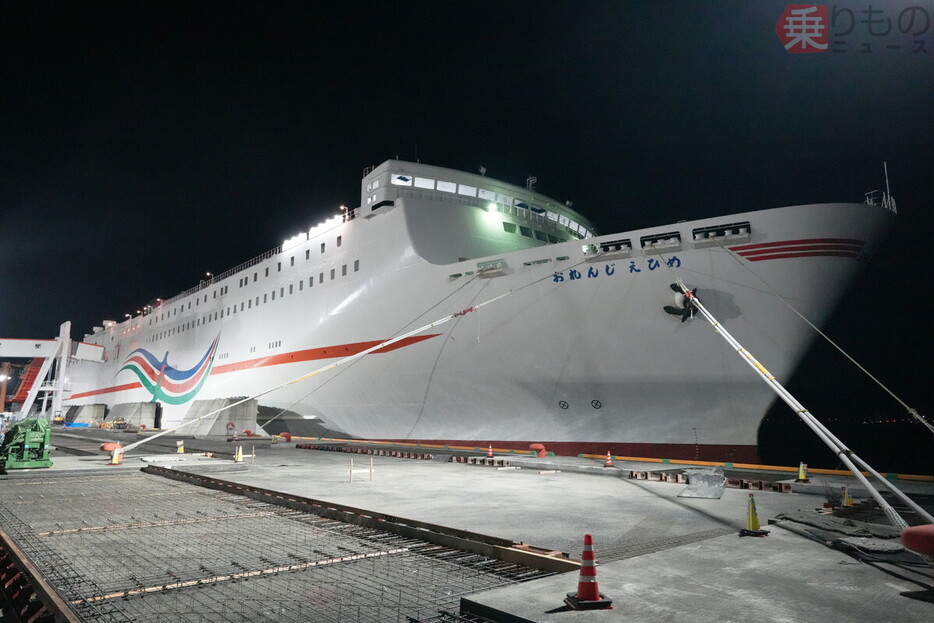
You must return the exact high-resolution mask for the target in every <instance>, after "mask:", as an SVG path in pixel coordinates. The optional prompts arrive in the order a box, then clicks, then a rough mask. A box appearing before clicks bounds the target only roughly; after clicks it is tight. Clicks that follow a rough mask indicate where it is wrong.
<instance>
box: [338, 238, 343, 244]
mask: <svg viewBox="0 0 934 623" xmlns="http://www.w3.org/2000/svg"><path fill="white" fill-rule="evenodd" d="M342 238H343V236H338V237H337V246H341V239H342Z"/></svg>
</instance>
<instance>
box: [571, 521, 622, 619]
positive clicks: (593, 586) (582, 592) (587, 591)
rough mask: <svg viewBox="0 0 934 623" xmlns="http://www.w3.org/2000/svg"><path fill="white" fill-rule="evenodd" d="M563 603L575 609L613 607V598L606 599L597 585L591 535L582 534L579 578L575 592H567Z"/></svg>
mask: <svg viewBox="0 0 934 623" xmlns="http://www.w3.org/2000/svg"><path fill="white" fill-rule="evenodd" d="M564 603H566V604H567V605H569V606H571V607H572V608H573V609H575V610H604V609H606V608H612V607H613V600H612V599H607V597H606V595H604V594H603V593H601V592H600V588H599V587H598V586H597V567H596V564H595V562H594V555H593V537H592V536H590V535H589V534H585V535H584V553H583V554H582V555H581V571H580V578H579V579H578V581H577V592H576V593H568V596H567V597H565V598H564Z"/></svg>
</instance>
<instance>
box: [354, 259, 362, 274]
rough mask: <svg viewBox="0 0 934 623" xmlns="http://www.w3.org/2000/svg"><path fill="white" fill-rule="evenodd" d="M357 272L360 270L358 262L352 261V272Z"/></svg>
mask: <svg viewBox="0 0 934 623" xmlns="http://www.w3.org/2000/svg"><path fill="white" fill-rule="evenodd" d="M358 270H360V260H354V261H353V271H354V272H357V271H358Z"/></svg>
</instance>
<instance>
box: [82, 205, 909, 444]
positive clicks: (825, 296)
mask: <svg viewBox="0 0 934 623" xmlns="http://www.w3.org/2000/svg"><path fill="white" fill-rule="evenodd" d="M430 209H433V208H432V206H430V205H429V204H428V203H427V202H424V201H420V200H418V199H417V198H410V199H409V200H408V201H406V200H398V201H396V203H395V206H394V207H393V209H392V210H387V211H386V212H385V213H382V214H379V215H378V216H377V217H376V218H373V219H372V220H370V221H368V222H361V221H362V219H357V221H351V222H349V223H345V225H346V227H347V229H343V230H341V231H344V232H345V234H344V235H345V236H348V237H349V236H351V235H353V236H356V239H357V240H358V241H364V242H362V243H360V244H356V245H353V246H349V247H348V248H347V249H346V251H345V252H344V253H345V255H344V256H335V258H334V259H333V261H332V263H331V264H328V265H325V264H320V263H319V264H316V265H308V266H307V267H301V266H298V267H293V266H291V265H290V266H288V269H287V270H285V271H282V269H281V264H279V267H280V268H279V271H277V272H278V273H279V275H278V277H277V279H278V280H277V281H276V282H275V283H274V284H271V285H269V286H267V287H266V288H265V290H264V292H267V293H269V292H273V291H275V292H281V293H282V294H280V295H279V296H278V297H277V299H276V300H275V301H272V300H268V301H266V302H265V303H263V304H262V305H261V306H260V305H257V309H254V310H253V312H254V313H253V315H251V314H250V313H247V312H246V311H244V312H238V313H235V314H231V313H230V311H229V310H230V305H231V304H232V305H233V306H234V307H237V306H238V305H239V304H240V303H242V302H243V299H248V300H250V301H253V300H257V301H258V300H259V298H258V296H257V294H256V293H255V292H253V291H251V290H249V288H250V286H249V285H247V286H243V288H245V289H244V290H243V291H242V292H237V290H238V289H240V288H231V289H230V290H233V291H232V292H230V290H228V291H227V292H228V293H227V294H225V295H222V296H223V297H226V301H224V300H222V301H221V302H219V303H216V302H212V300H211V299H207V300H204V302H203V303H200V305H204V306H205V307H208V306H210V305H212V304H213V307H210V308H209V309H212V310H216V309H222V310H223V309H224V308H225V307H226V309H227V310H228V311H227V313H226V314H224V315H223V317H222V318H217V319H211V320H210V321H205V322H204V324H199V325H198V326H194V327H191V328H185V327H186V326H187V324H183V325H182V330H180V331H179V332H175V333H173V332H172V330H171V329H168V330H166V329H164V327H166V326H169V325H167V324H165V320H163V321H162V324H161V325H160V323H159V322H158V321H157V322H156V323H155V324H152V323H149V324H147V323H146V321H145V320H146V319H145V317H144V318H141V319H139V320H138V322H137V325H136V327H137V328H136V329H134V328H133V327H134V325H133V324H132V323H129V324H127V325H126V326H125V329H126V331H125V333H124V334H123V335H122V336H120V334H119V325H118V327H117V331H116V333H115V335H116V337H117V339H116V340H115V345H114V346H113V347H111V356H110V359H109V361H108V362H107V363H105V364H91V363H79V364H76V365H75V366H73V367H72V368H71V370H70V388H71V391H72V395H71V398H70V399H69V400H66V404H70V405H77V404H93V403H101V402H104V403H105V404H109V405H113V404H118V403H127V402H146V401H149V400H151V399H152V396H153V394H152V392H151V391H149V390H147V389H146V388H145V387H144V385H145V383H143V384H139V383H137V384H136V386H135V387H134V386H133V385H134V377H133V375H132V374H131V370H128V369H127V365H126V356H127V354H128V353H129V352H131V351H133V350H134V349H137V348H142V349H147V350H149V351H151V352H153V353H156V356H157V357H161V355H162V353H163V352H168V353H170V355H169V357H168V359H167V360H163V361H168V363H171V364H173V365H177V366H178V367H180V368H181V367H183V366H182V365H179V364H185V365H186V366H193V365H195V364H196V363H197V362H198V361H199V359H201V358H202V356H203V355H204V354H205V352H206V351H207V349H208V348H209V346H210V345H211V344H212V342H213V341H214V340H217V346H216V355H215V356H214V359H213V367H211V368H210V369H209V370H207V371H206V373H205V380H204V382H203V384H202V385H201V386H200V387H199V388H198V391H197V394H196V396H193V397H192V398H191V399H196V400H206V399H213V398H225V397H234V396H254V395H258V394H263V392H266V391H267V390H269V389H270V388H273V387H278V386H281V387H279V389H276V390H275V391H271V392H269V393H265V394H263V395H262V396H260V398H259V402H260V404H261V405H263V406H267V407H272V408H275V409H277V410H284V411H287V412H290V413H297V414H300V415H302V416H305V417H309V416H315V417H317V418H318V420H317V421H318V422H319V423H321V424H322V425H323V426H324V427H326V428H327V429H328V430H329V431H331V434H335V435H347V436H353V437H359V438H367V439H386V440H400V441H410V442H423V443H441V444H446V445H471V446H475V445H482V446H486V445H487V444H493V445H495V446H497V447H504V448H524V449H527V448H528V446H529V444H530V443H536V442H537V443H544V444H545V445H546V447H548V449H549V450H551V451H556V452H558V453H562V454H577V453H580V452H593V453H605V452H607V451H611V452H613V453H615V454H624V455H632V456H660V457H669V458H698V459H718V460H733V461H754V460H756V458H757V455H756V433H757V429H758V426H759V423H760V421H761V419H762V417H763V415H764V413H765V412H766V410H767V409H768V408H769V406H770V405H771V403H772V402H773V398H774V397H773V394H772V393H771V392H770V390H769V389H768V387H767V386H765V385H764V384H763V383H762V382H761V381H760V380H759V378H758V377H757V376H756V375H755V374H754V373H753V372H752V371H751V370H750V369H749V368H748V366H747V365H746V363H744V361H743V360H742V359H741V358H740V357H738V356H737V354H736V353H735V352H734V351H733V350H732V349H731V348H730V347H729V346H728V345H727V344H726V343H725V342H724V341H723V340H722V339H721V338H720V337H719V336H718V335H717V333H716V332H715V331H714V330H713V329H712V327H711V326H710V325H708V324H707V323H706V322H705V321H703V320H702V319H701V318H694V319H692V320H689V321H687V322H682V321H681V318H680V317H678V316H674V315H671V314H669V313H666V311H665V310H664V309H663V308H664V307H665V306H666V305H668V306H671V305H672V304H673V303H674V302H675V300H674V296H675V295H674V293H673V292H672V290H671V288H670V284H671V283H674V282H675V281H676V280H677V279H679V278H680V279H683V280H684V282H685V283H686V284H687V285H688V287H690V288H697V292H698V296H699V297H700V299H701V300H702V301H703V303H704V305H705V306H707V308H708V309H710V311H711V312H712V313H713V314H714V315H715V316H716V317H717V318H718V319H719V320H720V321H721V322H722V323H724V325H725V326H727V327H728V328H729V330H730V332H731V333H732V334H733V335H734V336H735V337H736V338H737V339H739V340H740V341H741V342H742V343H743V345H744V346H745V347H746V348H747V349H748V350H749V351H750V352H752V353H754V354H755V355H756V356H757V357H758V358H759V359H760V360H761V361H762V362H763V364H764V365H766V366H767V367H768V368H769V370H770V372H772V373H773V374H774V375H775V376H777V377H778V378H779V379H780V380H784V379H787V378H788V377H789V376H790V375H791V373H792V371H793V369H794V366H795V365H796V364H797V362H798V361H799V360H800V358H801V357H802V356H803V354H804V352H805V350H806V348H807V346H808V345H809V343H810V342H811V341H812V339H813V337H814V333H813V330H812V329H810V328H809V327H808V326H807V325H806V324H804V323H803V322H802V321H801V320H800V319H799V318H798V317H797V316H796V315H795V314H794V313H792V312H791V311H790V310H789V309H788V308H787V307H786V305H785V302H787V303H788V304H790V305H793V306H794V307H795V308H796V309H797V310H798V311H800V312H801V313H802V314H803V315H804V316H806V317H808V318H809V319H810V320H811V321H812V322H814V323H817V324H820V323H821V322H823V321H824V320H825V319H826V317H827V315H828V314H829V313H830V311H831V310H832V308H833V307H834V305H835V304H836V303H837V302H838V301H839V299H840V298H841V297H842V296H843V294H844V293H845V289H846V286H847V285H848V284H849V283H850V282H851V280H852V279H853V277H854V276H855V275H856V274H857V272H858V271H859V268H860V266H861V263H862V262H863V261H864V260H865V258H866V256H867V255H868V254H869V253H871V251H872V249H873V247H874V245H875V244H876V241H878V239H879V236H880V232H881V231H882V230H883V229H884V228H885V226H886V224H887V223H888V219H889V218H890V217H891V214H890V213H888V212H887V211H885V210H882V209H881V208H879V207H875V206H867V205H859V204H821V205H812V206H796V207H789V208H779V209H774V210H765V211H758V212H751V213H745V214H735V215H730V216H728V217H721V218H716V219H706V220H704V221H696V222H692V223H678V224H673V225H669V226H663V227H661V228H654V229H652V230H643V231H633V232H625V233H618V234H611V235H606V236H600V237H597V238H590V239H587V240H585V241H572V242H565V243H560V244H549V245H545V246H538V247H534V248H528V249H524V250H518V251H513V252H509V253H500V254H496V255H494V256H490V257H487V258H479V259H477V258H474V259H471V260H468V261H463V262H459V263H457V262H455V263H448V264H436V263H431V262H429V261H427V260H426V259H424V258H423V257H421V256H420V255H419V253H418V252H416V251H417V247H418V245H417V244H412V243H411V242H409V241H411V240H413V239H417V238H418V237H419V236H421V235H422V234H421V233H419V232H418V231H416V230H418V228H419V227H423V226H424V222H425V220H426V219H428V218H429V217H430V215H429V213H428V210H430ZM377 220H378V221H379V222H378V225H377ZM723 222H728V223H737V222H748V223H751V224H752V226H751V227H752V234H751V235H749V236H747V237H745V238H742V239H738V240H726V239H725V240H723V241H721V242H718V243H717V244H711V243H709V242H706V243H705V242H703V241H701V242H700V243H697V241H696V240H694V239H692V235H691V232H693V231H696V230H698V229H703V228H704V227H705V226H707V225H716V224H718V223H723ZM354 226H357V229H356V230H354V229H352V228H353V227H354ZM377 226H378V228H379V230H378V235H377V234H376V227H377ZM669 228H670V229H671V230H674V231H680V232H681V240H680V243H679V244H676V245H672V246H669V247H664V248H661V249H648V250H643V249H641V248H639V247H638V245H634V246H635V247H636V248H635V249H633V250H630V251H628V252H627V250H626V249H620V250H617V249H616V248H615V247H609V248H608V252H604V249H602V248H601V243H604V242H607V241H617V240H620V239H623V238H625V239H627V240H633V241H638V240H640V239H641V238H642V237H643V236H645V235H646V234H651V233H652V232H653V231H663V230H664V231H667V230H668V229H669ZM370 230H372V232H370ZM346 232H351V233H350V234H347V233H346ZM400 241H403V242H401V243H400ZM836 241H849V242H847V243H839V242H836ZM588 243H589V244H590V245H592V246H591V247H590V248H589V249H586V248H583V247H584V246H585V244H588ZM308 244H309V245H314V249H315V250H317V243H316V242H314V241H310V242H309V243H308ZM582 248H583V250H582ZM727 248H733V249H734V251H728V250H727ZM301 249H302V247H299V249H298V257H299V258H301V257H310V255H309V254H305V255H304V256H302V255H301V253H303V251H302V250H301ZM322 249H323V247H322ZM815 249H816V250H817V251H819V252H815ZM771 250H775V252H772V251H771ZM290 253H291V254H292V255H295V252H294V251H293V252H290V251H283V252H282V253H281V254H280V255H279V256H274V257H272V258H270V259H269V262H270V263H271V264H270V265H274V264H273V263H275V262H282V261H283V260H287V258H289V257H291V256H292V255H290ZM493 261H495V263H494V264H490V263H489V262H493ZM331 265H333V266H334V267H335V270H336V271H337V275H336V276H334V273H330V270H331V269H330V268H329V266H331ZM260 266H262V265H260ZM342 266H347V267H348V268H346V269H342V268H341V267H342ZM484 266H494V268H493V269H492V270H487V271H483V270H480V268H482V267H484ZM355 268H356V270H355ZM289 271H292V272H289ZM343 271H346V274H344V275H341V272H343ZM254 272H255V271H254V269H252V268H249V269H246V270H244V271H242V273H238V274H235V275H232V276H230V277H229V278H228V280H229V281H230V282H231V283H234V284H242V283H243V281H242V280H243V279H244V276H246V277H247V278H248V279H250V278H252V279H254V280H255V277H251V276H252V275H253V273H254ZM238 275H240V276H238ZM328 277H330V278H328ZM309 278H310V279H311V281H312V283H313V285H312V287H305V286H304V285H303V287H302V288H301V290H299V289H298V286H297V285H296V284H298V283H299V282H302V283H303V284H304V283H307V280H308V279H309ZM319 278H320V280H319ZM290 287H291V293H289V289H290ZM257 292H258V291H257ZM506 293H510V294H508V296H505V297H503V298H501V299H498V300H496V301H494V302H492V303H490V304H489V305H486V306H484V307H482V308H481V309H479V310H477V311H473V312H468V313H464V314H462V315H459V316H457V317H456V318H454V319H452V320H450V321H449V322H446V323H444V324H441V325H438V326H436V327H432V328H428V329H427V330H425V331H424V332H423V333H421V334H419V335H418V336H415V337H412V338H410V339H408V340H405V341H404V342H401V343H398V344H395V345H393V346H392V347H391V348H389V349H386V351H385V352H383V351H380V352H376V353H373V354H370V355H367V356H365V357H362V358H360V359H357V360H354V361H352V362H349V363H347V364H344V365H342V366H339V367H337V368H335V369H333V370H329V371H327V372H323V373H321V374H318V375H315V376H312V377H311V378H309V379H307V380H304V381H301V382H297V383H294V384H286V385H283V383H285V381H287V380H289V379H295V378H298V377H300V376H302V375H303V374H307V373H308V372H310V371H312V370H315V369H317V368H319V367H321V366H324V365H327V364H330V363H334V362H337V361H339V360H340V359H341V358H342V357H344V356H346V355H349V354H353V353H354V352H359V351H361V350H363V349H364V348H366V347H368V346H371V345H373V344H377V343H379V342H381V341H383V340H387V339H390V338H392V337H394V336H397V335H400V334H402V333H405V332H406V331H410V330H412V329H414V328H416V327H421V326H423V325H426V324H427V323H430V322H432V321H435V320H437V319H440V318H443V317H445V316H447V315H449V314H452V313H454V312H458V311H463V310H468V309H470V308H471V307H473V306H475V305H477V304H479V303H481V302H484V301H488V300H491V299H494V298H496V297H498V296H500V295H502V294H506ZM776 295H780V297H781V298H779V297H778V296H776ZM199 296H200V295H199ZM204 296H205V298H207V294H205V295H204ZM783 299H784V301H785V302H783ZM199 300H203V299H199ZM203 309H204V308H202V314H201V317H200V319H202V320H203V319H204V313H203ZM182 313H183V314H184V313H186V312H185V310H183V312H182ZM213 313H216V312H213V311H212V312H209V313H208V315H209V316H210V315H211V314H213ZM150 320H151V319H150ZM182 321H184V316H183V317H182ZM160 331H161V332H160ZM166 331H167V332H168V335H162V333H164V332H166ZM120 344H122V346H120V347H119V348H118V347H117V345H120ZM105 345H106V342H105ZM192 369H193V368H192ZM188 389H190V387H188ZM189 408H190V403H189V402H187V401H185V402H181V403H180V404H177V405H172V404H169V403H166V404H165V416H164V418H165V419H164V421H163V426H164V427H167V426H171V425H172V424H173V422H179V421H181V419H182V418H183V416H184V414H185V413H186V411H187V410H188V409H189Z"/></svg>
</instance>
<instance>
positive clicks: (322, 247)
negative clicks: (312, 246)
mask: <svg viewBox="0 0 934 623" xmlns="http://www.w3.org/2000/svg"><path fill="white" fill-rule="evenodd" d="M321 252H322V253H324V243H323V242H322V243H321Z"/></svg>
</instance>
